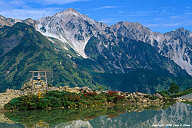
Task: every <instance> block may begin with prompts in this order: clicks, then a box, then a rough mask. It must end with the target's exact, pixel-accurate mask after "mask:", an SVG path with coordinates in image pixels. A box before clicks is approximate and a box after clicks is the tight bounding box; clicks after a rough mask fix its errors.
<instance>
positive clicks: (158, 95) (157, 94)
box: [154, 93, 163, 99]
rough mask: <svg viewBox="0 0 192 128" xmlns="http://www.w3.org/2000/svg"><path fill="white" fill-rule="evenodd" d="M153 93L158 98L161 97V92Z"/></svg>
mask: <svg viewBox="0 0 192 128" xmlns="http://www.w3.org/2000/svg"><path fill="white" fill-rule="evenodd" d="M154 95H155V96H156V97H158V98H160V99H162V98H163V96H162V95H161V94H159V93H155V94H154Z"/></svg>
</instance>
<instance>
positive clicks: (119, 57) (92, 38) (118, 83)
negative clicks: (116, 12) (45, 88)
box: [0, 8, 192, 93]
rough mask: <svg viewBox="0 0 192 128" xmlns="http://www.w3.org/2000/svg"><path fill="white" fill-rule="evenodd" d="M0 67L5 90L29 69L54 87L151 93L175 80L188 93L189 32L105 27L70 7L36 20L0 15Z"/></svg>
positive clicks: (127, 25) (191, 49) (26, 77)
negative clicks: (41, 72) (42, 74)
mask: <svg viewBox="0 0 192 128" xmlns="http://www.w3.org/2000/svg"><path fill="white" fill-rule="evenodd" d="M54 64H55V65H54ZM0 65H1V69H0V74H1V77H0V79H1V81H2V82H0V85H1V86H2V88H3V89H6V88H7V87H11V88H13V87H15V88H19V87H21V86H22V84H23V83H24V82H26V81H27V80H29V79H30V74H29V73H28V71H29V69H30V70H45V69H46V70H49V71H50V72H51V74H52V75H50V77H51V78H50V79H51V81H50V82H51V84H53V85H57V86H59V85H62V86H63V85H69V86H89V87H93V88H95V89H96V88H97V87H98V86H103V87H104V88H105V87H106V88H111V89H117V90H121V91H130V92H133V91H141V92H146V93H154V92H155V91H157V90H162V89H167V88H168V84H169V83H170V82H173V81H174V82H177V83H178V84H179V85H180V87H181V88H187V87H189V86H192V79H191V75H192V32H190V31H188V30H185V29H184V28H179V29H177V30H174V31H171V32H167V33H164V34H162V33H157V32H152V31H151V30H150V29H149V28H146V27H144V26H143V25H141V24H140V23H129V22H122V21H121V22H118V23H116V24H114V25H112V26H108V25H107V24H105V23H101V22H98V21H95V20H92V19H90V18H89V17H88V16H86V15H83V14H80V13H78V12H77V11H76V10H74V9H72V8H69V9H67V10H64V11H61V12H59V13H57V14H55V15H53V16H48V17H43V18H41V19H39V20H32V19H26V20H17V19H11V18H5V17H3V16H0ZM21 67H22V68H21ZM57 68H58V69H57ZM68 68H69V69H68ZM68 70H71V71H68ZM26 74H28V75H26ZM62 74H63V75H62ZM82 74H83V75H82ZM88 81H89V82H88ZM1 91H2V90H1Z"/></svg>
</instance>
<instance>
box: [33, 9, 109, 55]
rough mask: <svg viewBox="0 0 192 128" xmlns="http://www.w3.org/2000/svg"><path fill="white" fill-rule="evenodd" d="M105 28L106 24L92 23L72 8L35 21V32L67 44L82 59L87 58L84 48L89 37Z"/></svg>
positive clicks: (92, 21)
mask: <svg viewBox="0 0 192 128" xmlns="http://www.w3.org/2000/svg"><path fill="white" fill-rule="evenodd" d="M106 26H107V25H106V24H104V23H99V22H97V21H94V20H92V19H90V18H89V17H87V16H86V15H82V14H80V13H78V12H77V11H75V10H74V9H72V8H69V9H67V10H65V11H62V12H59V13H57V14H55V15H54V16H50V17H44V18H41V19H39V20H38V21H37V30H38V31H40V32H41V33H42V34H43V35H45V36H49V37H54V38H57V39H60V40H61V41H63V42H64V43H68V44H69V45H70V46H71V47H72V48H74V50H75V51H76V52H77V53H79V54H80V55H81V56H83V57H84V58H86V57H87V56H86V54H85V53H84V48H85V46H86V44H87V42H88V40H89V39H90V37H91V36H97V35H98V34H99V33H102V32H103V30H104V28H105V27H106Z"/></svg>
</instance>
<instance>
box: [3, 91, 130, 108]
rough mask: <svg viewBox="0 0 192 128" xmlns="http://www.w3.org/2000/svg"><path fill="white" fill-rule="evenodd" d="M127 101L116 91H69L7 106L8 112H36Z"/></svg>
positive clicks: (29, 97) (22, 99)
mask: <svg viewBox="0 0 192 128" xmlns="http://www.w3.org/2000/svg"><path fill="white" fill-rule="evenodd" d="M126 101H127V99H126V98H125V97H124V96H119V95H117V92H116V91H109V92H108V93H106V94H96V93H95V92H90V93H84V94H77V93H70V92H67V91H61V92H60V91H49V92H47V93H46V94H43V95H39V96H36V95H26V96H21V97H18V98H14V99H12V100H11V101H10V102H9V103H8V104H6V105H5V109H8V110H34V109H46V108H49V107H51V108H52V107H68V108H71V107H74V108H76V107H88V106H102V105H105V104H108V103H114V104H122V103H125V102H126Z"/></svg>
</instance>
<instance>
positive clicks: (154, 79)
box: [93, 69, 192, 94]
mask: <svg viewBox="0 0 192 128" xmlns="http://www.w3.org/2000/svg"><path fill="white" fill-rule="evenodd" d="M93 76H94V77H93V78H94V80H95V81H97V82H98V83H100V84H104V85H105V86H107V87H110V88H111V90H116V89H117V90H120V91H125V92H131V93H132V92H142V93H147V94H154V93H155V92H157V91H162V90H169V87H170V83H172V82H173V81H174V82H175V83H177V84H178V85H179V87H180V89H181V90H184V89H186V88H188V87H192V79H191V78H186V77H174V76H172V75H170V74H166V75H165V74H161V73H159V72H157V73H156V72H154V71H152V70H147V69H136V70H134V71H130V72H129V73H124V74H123V73H121V74H116V73H93Z"/></svg>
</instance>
